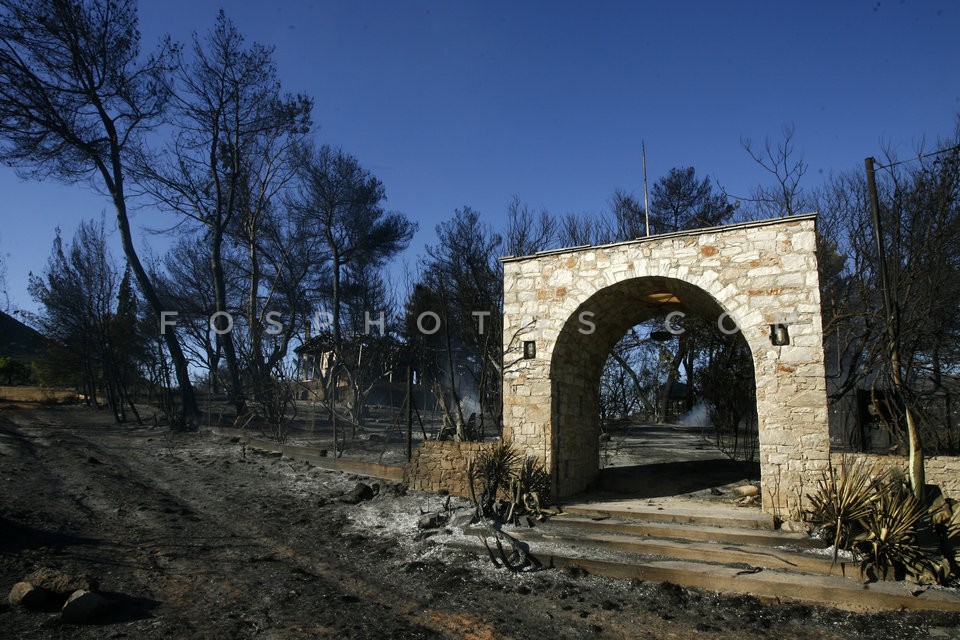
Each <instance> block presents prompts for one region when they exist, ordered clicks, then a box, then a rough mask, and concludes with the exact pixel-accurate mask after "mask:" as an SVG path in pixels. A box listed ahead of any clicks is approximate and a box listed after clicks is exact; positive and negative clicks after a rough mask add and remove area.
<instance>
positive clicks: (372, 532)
mask: <svg viewBox="0 0 960 640" xmlns="http://www.w3.org/2000/svg"><path fill="white" fill-rule="evenodd" d="M357 480H358V479H357V478H355V477H349V476H345V475H342V474H337V473H330V472H326V471H322V470H319V469H316V468H313V467H311V466H310V465H309V464H306V463H300V462H292V461H290V460H288V459H281V458H275V457H267V456H263V455H258V454H255V453H254V452H251V451H249V450H247V451H246V453H245V456H244V450H243V449H242V448H241V447H240V445H238V444H236V443H230V442H229V441H228V440H227V439H224V438H217V437H215V436H211V435H208V434H195V433H189V434H185V433H179V434H176V433H171V432H170V431H168V430H166V429H165V428H152V427H129V426H117V425H114V424H112V423H111V421H110V416H109V415H107V414H105V413H97V412H94V411H90V410H86V409H81V408H66V407H64V408H40V407H32V408H29V407H25V406H23V405H21V406H14V405H6V406H3V407H0V482H2V485H0V487H2V494H0V495H2V498H0V589H2V590H3V591H4V594H3V595H4V596H5V595H6V593H7V591H8V590H9V589H10V587H11V586H12V585H13V584H14V583H16V582H17V581H19V580H21V579H23V577H24V576H26V575H27V574H29V573H30V572H31V571H33V570H34V569H36V568H39V567H52V568H58V569H64V570H67V571H70V572H73V573H81V574H84V573H85V574H90V575H93V576H94V577H96V578H98V579H99V583H100V590H101V592H102V593H104V594H105V595H106V596H107V597H108V598H109V599H110V600H111V601H112V603H113V606H112V608H111V609H110V611H109V612H108V613H107V614H106V615H105V616H104V617H103V618H101V619H100V620H98V621H97V622H96V623H95V624H90V625H67V624H62V623H60V622H59V620H58V617H57V616H56V614H55V613H53V612H47V613H44V612H33V611H27V610H24V609H21V608H19V607H12V606H10V605H9V604H7V602H6V599H5V597H4V601H3V603H2V604H0V637H3V638H98V639H99V638H136V639H140V638H158V639H159V638H313V637H320V638H322V637H335V638H371V639H374V638H376V639H387V638H464V639H500V638H517V639H523V638H531V639H532V638H537V639H540V638H549V639H555V638H657V639H661V638H683V639H685V640H687V639H689V638H691V637H694V636H696V637H697V638H701V637H703V638H768V637H777V638H781V639H788V638H883V639H885V640H894V639H898V638H929V637H951V636H953V637H958V635H960V634H957V627H956V625H957V623H958V621H960V619H958V617H957V616H955V615H936V614H933V615H931V614H923V615H920V614H907V613H888V614H883V615H871V616H858V615H852V614H848V613H842V612H837V611H832V610H827V609H818V608H814V607H806V606H800V605H766V604H761V603H759V602H757V601H756V600H754V599H751V598H746V597H727V596H721V595H718V594H715V593H711V592H699V591H695V590H687V589H682V588H679V587H676V586H673V585H657V584H651V583H642V582H636V581H633V582H629V581H620V580H612V579H606V578H598V577H593V576H586V575H575V574H571V573H567V572H561V571H555V570H545V571H538V572H533V573H523V574H513V573H509V572H507V571H506V570H503V569H499V570H498V569H495V568H494V567H493V565H492V564H491V563H490V562H489V561H488V560H484V559H481V558H477V557H475V556H470V555H462V554H460V553H458V552H453V551H451V550H449V549H447V548H444V547H440V546H438V545H436V544H435V543H434V542H433V541H432V539H431V538H432V537H433V536H431V535H429V534H428V533H429V532H424V531H421V530H420V529H418V527H417V521H418V520H419V518H420V515H421V512H422V511H423V512H430V511H436V510H437V509H439V508H441V506H442V505H443V504H444V502H445V500H446V499H445V498H443V497H441V496H434V495H425V494H405V492H404V491H403V490H402V489H401V488H399V487H396V486H392V485H390V484H389V483H383V482H381V483H379V486H378V489H379V492H378V494H377V495H376V496H375V497H374V498H373V499H371V500H368V501H365V502H362V503H360V504H357V505H351V504H345V503H343V502H341V501H340V497H341V496H343V495H344V494H345V493H348V492H350V491H351V490H352V489H353V488H354V487H355V485H356V483H357Z"/></svg>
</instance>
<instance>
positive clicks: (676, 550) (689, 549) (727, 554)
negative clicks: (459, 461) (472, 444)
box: [508, 529, 858, 577]
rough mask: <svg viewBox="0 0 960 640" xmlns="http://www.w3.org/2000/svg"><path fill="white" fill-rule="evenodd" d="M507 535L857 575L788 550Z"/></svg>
mask: <svg viewBox="0 0 960 640" xmlns="http://www.w3.org/2000/svg"><path fill="white" fill-rule="evenodd" d="M508 533H509V534H510V535H512V536H514V537H516V538H519V539H521V540H524V541H526V542H534V541H537V542H549V543H554V544H560V545H571V546H574V547H578V548H583V547H587V548H589V547H597V548H602V549H606V550H609V549H613V550H618V551H623V552H625V553H639V554H643V555H659V556H665V557H673V558H677V559H694V558H696V559H704V560H705V561H707V562H710V563H721V564H722V563H737V562H745V563H749V564H753V565H756V566H762V567H764V568H769V569H778V568H779V569H784V570H788V571H803V572H811V571H812V572H816V573H817V574H820V575H846V576H847V577H856V576H857V575H858V572H857V571H856V570H851V567H850V566H849V565H850V564H851V563H849V562H843V561H838V562H837V563H836V564H835V563H834V562H833V558H832V556H821V555H813V554H810V553H803V552H801V551H798V550H795V549H789V548H780V547H769V546H768V547H761V546H755V545H740V544H735V543H722V542H721V543H718V542H700V541H686V540H682V541H681V540H674V539H669V538H655V537H637V536H634V535H630V534H623V533H591V534H590V535H585V536H579V535H568V534H565V533H558V532H551V531H544V530H542V529H541V530H537V529H529V530H510V531H508Z"/></svg>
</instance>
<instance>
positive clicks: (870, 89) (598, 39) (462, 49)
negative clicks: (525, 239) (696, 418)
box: [0, 0, 960, 309]
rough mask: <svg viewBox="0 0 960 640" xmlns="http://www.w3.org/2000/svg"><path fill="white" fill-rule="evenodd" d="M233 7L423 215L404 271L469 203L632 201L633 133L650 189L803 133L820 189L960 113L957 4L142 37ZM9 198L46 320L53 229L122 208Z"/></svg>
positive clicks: (12, 275)
mask: <svg viewBox="0 0 960 640" xmlns="http://www.w3.org/2000/svg"><path fill="white" fill-rule="evenodd" d="M668 5H669V6H668ZM221 6H222V7H223V8H224V9H225V10H226V11H227V15H228V16H229V17H231V18H232V19H233V20H234V21H235V22H236V23H237V25H238V27H239V28H240V30H241V31H242V32H243V33H244V34H245V35H246V36H247V37H248V39H250V40H255V41H259V42H262V43H265V44H272V45H275V46H276V60H277V63H278V66H279V69H280V74H281V79H282V81H283V83H284V85H285V88H286V89H288V90H290V91H303V92H306V93H308V94H311V95H312V96H313V97H314V98H315V100H316V109H315V112H314V122H315V124H316V127H317V139H318V140H319V141H321V142H325V143H329V144H333V145H338V146H341V147H343V148H344V149H345V150H347V151H349V152H351V153H353V154H354V155H356V156H357V157H358V158H359V159H360V161H361V163H363V164H364V165H365V166H366V167H368V168H369V169H371V170H372V171H373V172H374V173H375V174H376V175H377V176H378V177H379V178H380V179H381V180H382V181H383V182H384V184H385V186H386V190H387V195H388V203H387V204H388V206H389V208H391V209H396V210H399V211H403V212H404V213H406V214H407V215H408V216H409V217H410V218H412V219H414V220H416V221H417V222H418V223H419V224H420V232H419V233H418V234H417V236H416V238H415V240H414V243H413V245H412V246H411V249H410V250H409V251H408V252H407V254H406V255H405V256H404V259H403V260H401V261H398V264H397V265H396V270H397V271H398V272H399V271H402V269H403V268H404V267H403V263H404V262H406V263H407V264H409V265H411V266H412V265H413V264H414V263H415V261H416V257H417V256H418V255H421V254H422V253H423V246H424V244H426V243H430V242H432V241H433V237H434V227H435V225H436V224H437V223H438V222H440V221H442V220H444V219H446V218H448V217H449V216H450V215H451V214H452V213H453V210H454V209H455V208H457V207H462V206H464V205H469V206H471V207H473V208H475V209H477V210H479V211H481V212H482V213H483V214H485V216H486V217H487V220H488V221H489V222H490V223H491V224H492V225H493V226H495V227H496V226H501V225H502V223H503V220H504V218H505V210H506V206H507V204H508V202H509V201H510V200H511V198H512V197H513V196H514V195H516V196H519V197H520V198H521V200H523V201H525V202H527V203H528V204H530V205H532V206H533V207H536V208H540V207H543V208H546V209H547V210H549V211H550V212H552V213H555V214H562V213H566V212H575V213H601V212H603V211H604V210H606V209H607V202H608V200H609V198H610V196H611V194H612V193H613V191H614V190H615V189H618V188H620V189H625V190H627V191H634V192H636V193H641V190H642V168H641V155H640V144H641V141H645V143H646V148H647V160H648V174H649V178H650V181H651V182H653V181H655V180H656V179H657V178H658V177H660V176H662V175H664V174H665V173H666V172H667V171H668V170H669V169H670V168H671V167H674V166H688V165H689V166H694V167H696V169H697V172H698V174H700V175H709V176H710V177H711V178H713V179H715V180H717V181H719V182H720V183H721V184H722V185H723V186H724V187H726V189H727V190H728V191H729V192H730V193H734V194H746V193H747V192H748V191H749V190H750V188H751V187H753V186H754V185H756V184H757V183H760V182H763V181H765V180H766V176H765V175H764V173H763V171H762V170H761V169H760V168H759V167H757V166H756V165H754V164H753V163H752V161H751V160H750V159H749V157H748V156H747V154H746V153H745V152H744V151H743V149H742V147H741V139H742V138H753V139H754V140H757V141H761V140H762V139H763V137H764V136H772V137H774V138H775V137H777V136H778V135H779V131H780V128H781V126H782V125H784V124H785V123H790V124H792V125H794V126H795V128H796V136H795V143H796V146H797V150H798V151H800V152H802V153H803V155H804V157H805V159H806V161H807V162H808V164H809V165H810V170H809V173H808V175H807V177H806V183H805V186H806V187H808V188H813V187H816V186H817V185H818V184H819V183H820V182H821V181H822V180H823V178H824V177H826V176H827V175H828V174H829V173H830V172H831V171H843V170H847V169H855V168H859V167H862V163H863V158H864V157H866V156H868V155H877V154H879V153H880V152H881V149H882V147H883V145H890V146H892V147H893V148H894V149H896V150H898V151H899V152H900V153H901V154H909V153H910V151H911V150H912V149H913V148H914V147H915V146H916V145H917V144H918V143H920V142H921V141H922V140H923V139H926V140H927V142H928V143H933V142H934V141H935V139H936V137H937V136H938V135H947V134H949V133H950V132H951V131H952V130H953V127H954V123H955V119H956V115H957V114H958V113H960V44H958V40H957V33H958V32H960V29H958V27H960V4H957V3H955V2H948V1H943V2H914V1H903V2H891V1H889V0H887V1H884V2H876V1H875V0H874V1H869V2H868V1H858V0H850V1H846V2H811V1H807V2H797V3H786V2H716V1H713V2H682V3H666V2H656V3H654V2H598V3H586V2H549V3H546V2H543V3H533V2H510V3H507V2H482V3H480V2H477V3H468V2H430V3H427V2H423V3H417V2H346V1H344V2H302V1H293V0H290V1H284V0H277V1H276V2H273V3H266V2H239V1H236V2H208V1H206V0H190V1H181V0H164V1H163V2H160V1H157V0H150V1H145V2H142V3H141V11H140V14H141V29H142V31H143V34H144V43H145V45H146V46H148V47H149V46H151V45H152V43H155V42H156V40H157V38H158V37H159V36H160V35H161V34H164V33H169V34H170V35H172V36H173V37H174V38H175V39H177V40H180V41H182V42H186V41H188V40H189V38H190V34H191V32H193V31H197V30H199V31H205V30H207V29H208V28H209V27H210V26H211V25H212V24H213V21H214V18H215V16H216V13H217V10H218V9H219V8H220V7H221ZM0 194H3V197H2V199H0V212H2V219H3V224H2V225H0V253H3V254H4V255H5V257H6V262H7V270H8V274H7V280H8V285H9V289H10V294H11V296H12V298H13V302H14V304H15V305H17V306H19V307H22V308H27V309H33V308H34V306H35V305H34V303H33V301H32V300H30V298H29V296H28V294H27V292H26V281H27V273H28V272H30V271H34V272H39V271H40V270H42V268H43V266H44V264H45V262H46V259H47V256H48V255H49V251H50V244H51V241H52V239H53V233H54V227H56V226H57V225H59V226H61V227H62V228H63V229H64V231H65V235H67V236H68V237H69V236H70V235H72V233H73V230H74V229H75V227H76V225H77V224H78V222H79V220H80V219H81V218H89V217H92V216H98V215H100V213H101V212H102V211H105V212H106V215H107V218H108V220H111V219H112V211H111V210H110V208H109V203H108V201H107V200H106V198H104V197H102V196H100V195H98V194H96V193H94V192H92V191H91V190H89V189H84V188H83V187H82V186H69V187H68V186H62V185H58V184H56V183H43V184H37V183H29V182H23V181H21V180H19V178H17V176H16V174H15V172H14V171H13V170H12V169H8V168H3V167H0ZM171 221H172V220H171V218H170V217H168V216H166V215H163V214H158V213H157V212H154V211H149V210H141V211H138V212H137V214H136V216H135V218H134V224H135V226H136V227H137V228H138V233H137V240H138V246H139V247H140V248H141V251H142V252H143V253H148V247H149V248H150V250H152V251H153V252H154V253H162V251H163V249H164V247H165V246H166V242H167V240H165V239H164V238H163V237H161V236H157V235H151V234H149V233H148V232H145V231H144V228H148V227H152V228H159V227H162V226H164V225H165V224H167V223H170V222H171ZM115 244H117V243H115ZM116 253H117V255H118V256H120V255H121V254H120V251H119V248H117V252H116ZM398 279H399V280H402V277H400V278H398Z"/></svg>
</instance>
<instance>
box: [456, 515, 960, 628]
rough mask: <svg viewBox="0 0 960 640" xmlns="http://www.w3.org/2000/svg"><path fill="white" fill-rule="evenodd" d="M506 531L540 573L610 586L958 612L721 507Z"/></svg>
mask: <svg viewBox="0 0 960 640" xmlns="http://www.w3.org/2000/svg"><path fill="white" fill-rule="evenodd" d="M627 506H628V507H630V509H626V508H625V507H627ZM711 523H712V524H711ZM504 531H505V532H507V533H509V534H510V535H511V536H513V537H514V538H516V539H518V540H520V542H521V543H522V544H524V545H526V546H527V547H528V548H529V553H530V554H531V555H532V556H533V557H534V558H535V559H536V560H537V561H538V562H539V563H540V564H541V566H543V567H545V568H563V567H577V568H579V569H582V570H584V571H586V572H588V573H592V574H597V575H603V576H609V577H613V578H623V579H639V580H645V581H653V582H672V583H675V584H679V585H682V586H687V587H696V588H702V589H711V590H715V591H721V592H727V593H738V594H748V595H753V596H756V597H758V598H760V599H761V600H763V601H765V602H805V603H809V604H816V605H824V606H830V607H834V608H839V609H845V610H849V611H883V610H891V609H904V610H939V611H957V612H960V593H958V592H957V591H956V590H950V589H942V588H936V587H934V588H929V589H919V588H917V587H915V586H914V585H908V584H905V583H898V582H881V583H873V584H862V582H861V580H860V572H859V567H858V566H857V564H856V563H849V562H842V561H839V562H837V563H836V564H834V562H833V559H832V557H831V556H828V555H820V554H815V553H810V552H809V550H811V549H813V548H817V547H820V548H823V547H825V546H826V543H825V542H824V541H822V540H817V539H814V538H811V537H809V536H807V535H805V534H799V533H788V532H783V531H778V530H775V529H773V521H772V519H768V517H767V516H765V515H763V514H761V513H759V512H751V511H748V510H738V509H736V508H729V507H727V506H726V505H717V506H716V507H710V506H706V507H704V506H703V505H700V506H697V505H691V506H689V507H688V506H684V505H670V504H666V505H640V504H636V503H634V504H629V505H623V504H606V505H604V504H599V503H598V504H590V505H578V506H576V507H574V506H567V507H564V512H563V513H561V514H559V515H556V516H553V517H551V518H549V519H548V520H547V521H546V522H544V523H540V524H538V525H537V526H535V527H532V528H526V527H523V528H521V527H509V528H505V529H504ZM464 533H467V534H470V533H473V534H477V535H485V534H489V529H485V528H484V527H482V526H474V527H467V528H465V529H464ZM446 544H448V545H451V546H454V547H456V548H459V549H463V550H468V551H471V552H475V553H479V554H481V555H483V556H486V555H487V550H486V548H485V547H484V545H483V544H482V543H481V542H480V541H479V538H472V539H471V538H455V539H452V540H450V541H448V542H447V543H446ZM804 550H807V551H804Z"/></svg>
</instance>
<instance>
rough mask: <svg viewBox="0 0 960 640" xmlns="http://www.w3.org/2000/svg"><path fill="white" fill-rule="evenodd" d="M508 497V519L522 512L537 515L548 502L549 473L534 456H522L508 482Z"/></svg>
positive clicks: (512, 518)
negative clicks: (513, 476) (514, 474)
mask: <svg viewBox="0 0 960 640" xmlns="http://www.w3.org/2000/svg"><path fill="white" fill-rule="evenodd" d="M510 499H511V502H512V504H511V505H510V512H509V514H508V515H507V520H508V521H511V520H514V519H515V518H516V516H519V515H523V514H530V515H534V516H538V515H540V510H541V508H543V507H545V506H547V504H548V503H549V500H550V474H548V473H547V470H546V469H545V468H544V467H543V465H542V464H540V462H538V461H537V459H536V458H530V457H528V458H524V460H523V464H521V465H520V467H519V469H518V470H517V475H516V477H515V478H514V479H513V480H512V481H511V483H510Z"/></svg>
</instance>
